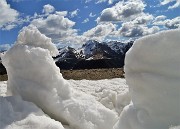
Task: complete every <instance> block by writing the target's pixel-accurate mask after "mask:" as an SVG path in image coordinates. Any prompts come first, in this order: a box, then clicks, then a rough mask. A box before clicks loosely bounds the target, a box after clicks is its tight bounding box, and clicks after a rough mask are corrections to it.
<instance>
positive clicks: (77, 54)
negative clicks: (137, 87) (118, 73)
mask: <svg viewBox="0 0 180 129" xmlns="http://www.w3.org/2000/svg"><path fill="white" fill-rule="evenodd" d="M132 44H133V42H132V41H131V42H128V43H121V42H118V41H111V42H108V43H106V42H102V43H100V42H98V41H95V40H89V41H88V42H86V43H85V44H83V45H82V47H81V48H79V49H74V48H72V47H64V48H61V49H59V55H58V56H57V57H55V58H54V59H55V61H56V65H57V66H59V67H60V68H61V69H90V68H106V67H107V68H111V67H113V68H119V67H123V66H124V58H125V54H126V52H127V51H128V50H129V48H130V47H131V46H132Z"/></svg>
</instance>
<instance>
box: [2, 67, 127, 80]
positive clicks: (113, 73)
mask: <svg viewBox="0 0 180 129" xmlns="http://www.w3.org/2000/svg"><path fill="white" fill-rule="evenodd" d="M61 73H62V75H63V77H64V78H65V79H67V80H69V79H73V80H82V79H87V80H100V79H111V78H124V71H123V68H111V69H85V70H61ZM7 79H8V77H7V75H0V81H6V80H7Z"/></svg>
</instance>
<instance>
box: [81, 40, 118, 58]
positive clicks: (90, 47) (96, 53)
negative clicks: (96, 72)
mask: <svg viewBox="0 0 180 129" xmlns="http://www.w3.org/2000/svg"><path fill="white" fill-rule="evenodd" d="M78 52H79V53H81V54H83V55H84V57H85V58H86V59H104V58H114V57H116V56H118V55H117V53H116V52H115V51H114V50H112V49H111V48H110V47H109V46H108V45H107V44H106V43H99V42H98V41H95V40H89V41H88V42H86V43H85V44H83V45H82V47H81V48H80V49H78Z"/></svg>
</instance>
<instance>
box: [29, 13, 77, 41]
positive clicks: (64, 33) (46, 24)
mask: <svg viewBox="0 0 180 129" xmlns="http://www.w3.org/2000/svg"><path fill="white" fill-rule="evenodd" d="M66 15H67V12H66V11H63V12H55V13H54V14H49V15H48V16H47V17H45V18H38V19H34V20H33V21H32V22H31V24H33V25H34V26H36V27H37V28H38V29H39V30H40V32H41V33H43V34H45V35H46V36H47V37H49V38H51V39H52V41H53V42H55V43H59V42H66V41H67V40H68V38H69V37H72V36H75V35H77V30H76V29H73V26H74V25H75V22H73V21H71V20H69V19H68V18H66Z"/></svg>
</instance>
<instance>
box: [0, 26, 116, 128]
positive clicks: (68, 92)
mask: <svg viewBox="0 0 180 129" xmlns="http://www.w3.org/2000/svg"><path fill="white" fill-rule="evenodd" d="M37 35H38V36H37ZM26 36H27V37H26ZM29 37H30V38H29ZM36 43H37V44H36ZM44 43H45V44H44ZM56 51H57V49H55V48H54V45H53V44H52V43H51V41H50V40H49V39H47V37H45V36H44V35H42V34H41V33H40V32H39V31H38V30H37V29H36V28H35V27H32V26H30V27H26V28H24V29H23V30H22V31H21V32H20V34H19V36H18V40H17V42H16V45H15V46H13V47H12V48H11V49H10V50H9V51H8V52H6V54H5V55H4V56H3V58H2V61H3V64H4V65H5V67H6V69H7V73H8V83H7V84H8V87H9V89H11V92H12V95H13V96H20V97H22V99H23V100H26V101H30V102H33V103H34V104H36V105H37V106H38V107H40V108H41V109H42V110H43V111H44V112H45V113H46V114H47V115H49V116H50V117H51V118H53V119H55V120H58V121H60V122H62V123H63V124H67V125H70V127H73V128H75V129H111V128H112V127H113V125H114V124H115V122H116V121H117V113H115V112H114V111H112V110H110V109H108V108H106V107H105V106H103V105H102V104H101V103H99V102H98V101H96V100H95V98H94V97H92V96H90V95H87V94H85V93H83V92H77V91H76V90H74V89H73V88H72V87H71V86H70V85H69V83H68V82H67V81H66V80H65V79H63V77H62V75H61V73H60V71H59V68H58V67H57V66H56V65H55V62H54V61H53V59H52V57H51V55H55V54H56Z"/></svg>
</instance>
